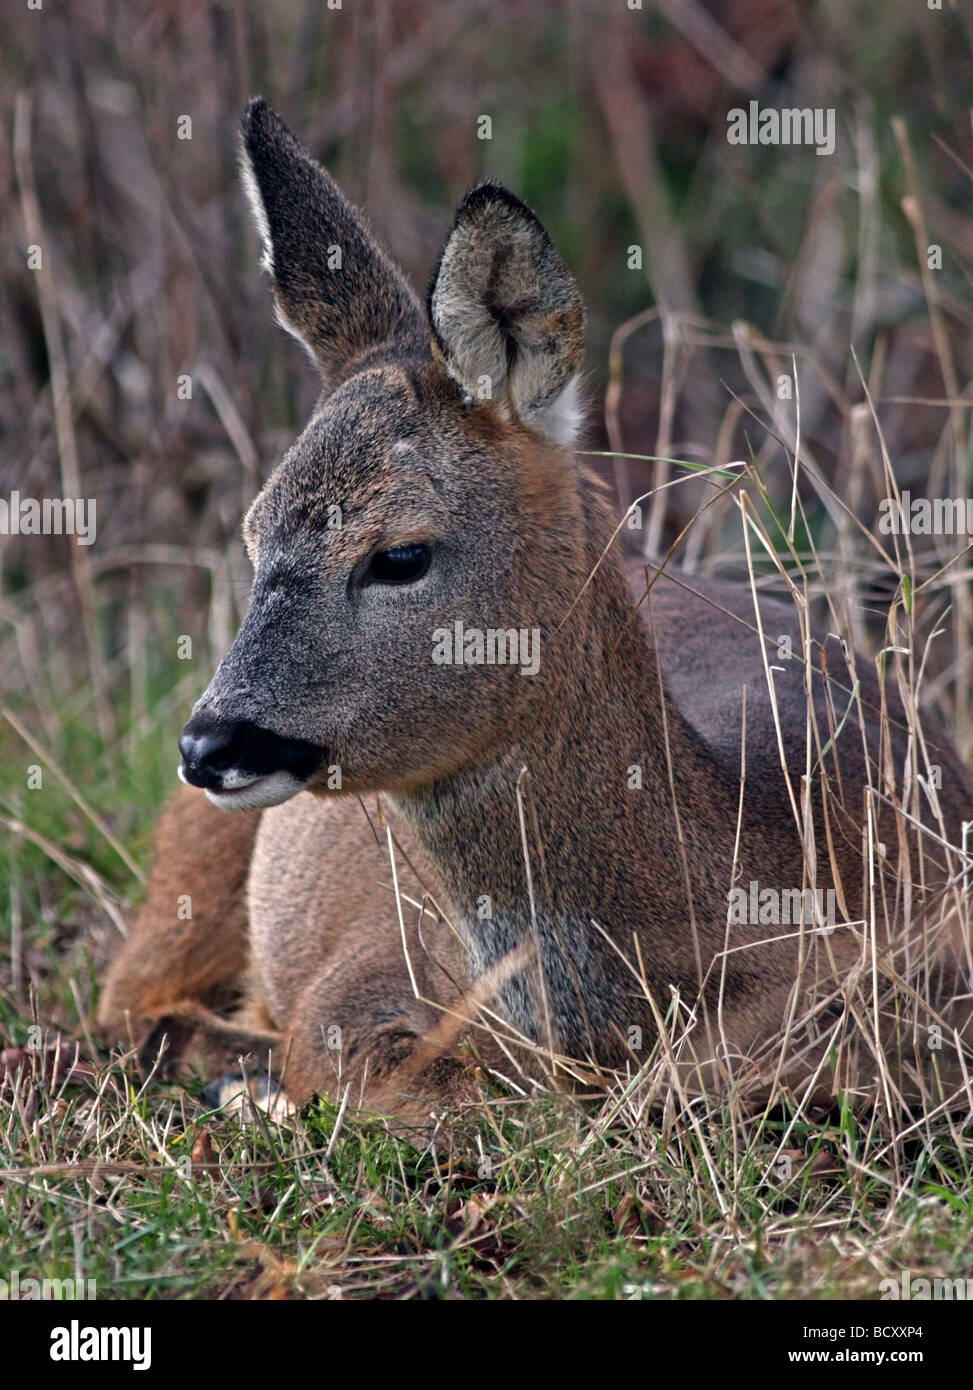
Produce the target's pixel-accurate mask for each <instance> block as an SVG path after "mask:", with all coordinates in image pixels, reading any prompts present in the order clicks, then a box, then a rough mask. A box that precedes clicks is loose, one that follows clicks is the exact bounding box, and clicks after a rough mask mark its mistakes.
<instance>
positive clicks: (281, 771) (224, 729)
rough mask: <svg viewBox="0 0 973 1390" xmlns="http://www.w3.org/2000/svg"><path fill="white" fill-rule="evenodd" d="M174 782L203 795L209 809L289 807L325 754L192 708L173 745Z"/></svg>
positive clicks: (243, 722)
mask: <svg viewBox="0 0 973 1390" xmlns="http://www.w3.org/2000/svg"><path fill="white" fill-rule="evenodd" d="M179 749H180V752H181V753H182V764H181V765H180V768H179V777H180V779H181V780H182V781H183V782H186V783H187V784H188V785H189V786H192V787H200V788H201V789H202V790H203V791H205V793H206V795H207V796H208V797H209V799H210V801H211V802H212V803H213V805H214V806H220V807H224V808H225V809H226V810H236V811H252V810H256V809H258V808H261V807H264V806H279V805H280V803H281V802H282V801H289V800H290V798H291V797H292V796H296V795H297V793H298V792H299V791H302V790H303V789H304V787H306V786H307V784H308V783H309V782H310V781H311V779H312V778H313V777H314V775H315V773H316V772H317V771H318V769H319V768H320V767H321V765H322V763H323V762H324V761H325V750H324V749H323V748H321V747H319V746H318V745H317V744H315V743H310V742H308V741H307V740H305V739H297V738H289V737H286V736H285V735H283V734H278V733H275V732H274V731H273V730H271V729H266V728H263V727H262V726H260V725H258V724H254V723H252V722H251V721H250V720H228V719H226V718H225V717H220V716H218V715H216V714H214V713H213V712H212V710H211V709H207V708H206V707H205V706H204V707H202V708H197V710H196V712H195V713H194V715H193V717H192V719H190V721H189V723H188V724H187V725H186V727H185V729H183V732H182V737H181V738H180V740H179Z"/></svg>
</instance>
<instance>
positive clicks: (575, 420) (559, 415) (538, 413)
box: [526, 376, 585, 445]
mask: <svg viewBox="0 0 973 1390" xmlns="http://www.w3.org/2000/svg"><path fill="white" fill-rule="evenodd" d="M584 417H585V409H584V405H583V403H582V400H581V378H580V376H573V377H572V378H571V380H570V381H569V382H568V384H567V386H565V388H564V390H563V391H562V392H561V394H560V395H559V396H555V398H554V400H553V401H549V402H548V403H547V405H543V406H541V408H540V410H535V411H533V412H532V413H531V414H530V415H529V416H528V417H527V421H526V423H527V424H529V425H530V426H532V428H534V429H536V430H540V431H541V433H542V434H546V435H547V437H548V439H553V441H554V443H555V444H568V445H570V444H574V443H575V442H576V440H577V438H578V436H579V435H580V433H581V429H582V426H583V425H584Z"/></svg>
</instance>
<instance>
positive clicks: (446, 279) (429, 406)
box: [180, 100, 585, 808]
mask: <svg viewBox="0 0 973 1390" xmlns="http://www.w3.org/2000/svg"><path fill="white" fill-rule="evenodd" d="M243 156H244V159H243V167H244V176H245V182H246V185H247V188H248V191H249V194H250V199H251V202H252V205H253V210H254V214H255V217H256V221H257V224H258V227H259V229H260V232H261V235H262V237H263V241H264V251H265V263H266V267H267V269H268V271H269V273H270V275H271V277H272V280H273V287H274V298H275V301H276V307H277V314H278V317H279V319H280V321H281V323H282V324H283V325H284V327H285V328H287V329H288V330H289V331H290V332H292V333H294V334H295V335H296V336H297V337H298V338H299V339H300V340H301V341H302V342H303V344H304V346H305V347H306V348H307V350H308V352H309V353H310V354H311V356H312V357H313V358H314V360H315V362H316V363H317V365H318V367H319V369H320V371H321V374H322V376H323V381H324V386H323V391H322V394H321V397H320V400H319V402H318V405H317V407H316V409H315V412H314V414H313V416H312V418H311V420H310V422H309V423H308V425H307V427H306V429H305V430H304V432H303V434H301V436H300V438H299V439H298V440H297V441H296V443H295V444H294V445H293V447H292V448H291V449H290V450H289V452H288V453H287V454H286V456H285V457H284V459H283V460H282V461H281V463H280V464H279V465H278V467H277V468H276V470H275V471H274V473H273V474H272V476H271V477H270V479H269V481H268V482H267V484H266V486H265V487H264V489H263V491H262V492H261V493H260V495H259V496H258V497H257V499H256V501H255V502H254V503H253V505H252V507H251V508H250V511H249V513H248V515H247V518H246V521H245V523H244V537H245V540H246V545H247V549H248V552H249V554H250V557H251V559H252V561H253V565H254V569H255V579H254V585H253V593H252V597H251V601H250V607H249V611H248V612H247V615H246V618H245V620H244V622H243V625H242V626H241V628H240V631H239V633H238V635H237V638H236V640H235V642H234V643H233V646H232V648H231V649H230V651H229V653H228V654H227V656H226V657H225V658H224V660H223V661H222V662H221V664H220V666H219V669H218V670H217V672H216V674H215V676H214V677H213V680H212V681H211V682H210V685H209V687H208V689H207V690H206V691H205V693H204V694H203V696H202V698H201V699H200V701H199V702H198V704H197V705H196V707H195V710H194V712H193V716H192V718H191V719H190V721H189V723H188V724H187V725H186V728H185V730H184V732H183V736H182V738H181V739H180V748H181V750H182V755H183V764H182V767H181V769H180V773H181V776H182V777H183V779H184V780H185V781H188V782H191V783H193V784H195V785H197V786H200V787H205V788H206V790H207V792H208V794H209V795H210V798H211V800H213V801H214V802H216V803H217V804H219V805H221V806H227V807H237V808H251V807H255V806H268V805H274V804H276V803H278V802H281V801H284V800H286V799H287V798H288V797H290V796H292V795H294V794H295V793H296V792H298V791H300V790H301V788H302V787H305V786H319V787H327V786H329V785H330V786H332V787H336V786H338V785H339V779H340V787H341V789H342V790H355V791H362V790H367V789H375V788H385V789H389V790H398V789H406V788H415V787H418V786H421V785H422V784H423V783H426V782H429V781H431V780H433V779H435V778H437V777H441V776H443V775H446V774H448V773H449V772H451V771H453V770H455V769H456V768H457V767H459V766H461V765H463V764H465V763H468V762H470V761H473V760H477V759H485V758H487V757H489V756H490V754H491V752H492V751H493V750H494V749H495V748H496V747H497V745H498V743H499V742H501V741H506V742H509V741H510V740H511V737H512V736H515V731H516V728H517V726H518V723H519V721H521V720H524V719H529V718H530V717H531V713H532V711H533V710H535V709H537V708H538V707H539V705H540V702H542V701H543V700H544V698H545V667H544V652H543V645H542V647H541V652H540V667H539V669H538V670H537V671H536V674H534V675H533V676H529V677H528V676H525V674H524V672H525V669H530V667H526V668H525V665H524V663H523V661H522V660H521V659H520V658H522V656H523V650H522V649H521V650H520V651H517V650H516V649H515V648H514V646H513V644H512V641H511V639H512V637H513V634H514V633H517V634H520V633H521V632H525V633H527V634H531V635H533V634H534V633H535V631H539V632H540V634H541V643H542V644H543V640H544V637H545V635H547V634H549V633H550V632H551V631H552V629H553V628H554V627H555V626H556V625H557V623H558V622H559V621H560V619H561V618H562V617H563V616H564V614H565V613H566V611H567V609H568V607H569V605H570V603H571V600H572V598H573V597H574V596H575V595H576V594H577V592H578V590H579V588H580V586H581V585H582V584H583V582H584V578H585V573H584V559H583V550H582V545H581V542H580V537H581V535H582V533H583V526H582V518H581V511H580V507H581V503H580V491H579V485H578V476H577V473H576V470H575V465H574V461H573V459H572V457H571V455H570V453H569V452H568V451H567V449H566V448H565V447H564V446H565V445H566V444H568V443H569V442H570V441H571V439H572V437H573V435H574V432H575V430H576V428H577V425H578V419H579V410H578V405H577V372H578V368H579V364H580V360H581V354H582V348H583V337H584V311H583V307H582V303H581V298H580V295H579V293H578V289H577V286H576V285H575V282H574V280H573V279H572V277H571V275H570V273H569V272H568V270H567V268H566V266H565V265H564V262H563V261H562V259H561V257H560V256H559V254H558V252H557V251H556V250H555V248H554V246H553V244H552V242H551V239H550V237H549V236H548V234H547V232H546V231H545V230H544V228H543V227H542V226H541V224H540V223H539V222H538V220H537V218H536V217H535V216H534V214H533V213H532V212H531V211H530V210H529V209H528V208H527V207H525V206H524V204H523V203H521V202H520V201H519V200H518V199H517V198H515V197H514V196H513V195H512V194H510V193H508V192H507V191H506V190H505V189H504V188H502V187H500V186H499V185H497V184H492V183H488V184H482V185H480V186H479V187H477V188H475V189H474V190H473V191H472V192H471V193H470V194H469V195H468V196H467V197H466V199H465V200H464V202H463V203H462V205H461V206H460V208H459V210H458V211H457V214H456V220H455V224H454V227H453V230H452V232H451V234H450V236H449V238H448V240H447V242H446V245H445V247H444V249H443V252H442V255H441V257H440V260H439V264H438V266H437V268H436V271H435V273H434V276H433V280H432V285H431V288H430V291H429V295H428V303H427V307H426V310H425V312H424V311H423V309H422V307H421V306H420V304H419V301H418V300H417V298H416V296H415V295H414V293H413V292H412V290H411V289H410V288H409V286H408V284H407V283H406V281H405V279H404V278H403V276H402V274H401V273H400V272H399V271H398V269H397V268H396V267H395V266H394V265H393V263H392V262H391V261H390V260H389V259H388V257H387V256H386V255H385V254H384V252H383V251H382V250H380V249H379V247H378V246H377V245H376V244H375V242H374V241H373V239H372V238H371V236H370V234H369V233H368V231H367V230H366V228H365V226H364V224H363V222H362V220H361V218H360V217H359V215H358V214H357V213H356V212H355V210H354V209H353V208H352V207H350V206H349V204H348V203H347V201H346V200H345V198H344V197H343V196H342V194H341V192H340V191H339V189H338V188H337V187H336V185H335V183H334V182H333V180H332V179H331V178H330V177H329V175H328V174H327V173H326V172H325V171H324V170H323V169H322V168H321V167H320V165H318V164H317V163H316V162H315V161H314V160H313V159H312V158H311V156H310V155H309V154H308V152H307V151H306V150H305V149H304V147H303V146H302V145H301V144H300V143H299V142H298V141H297V140H296V139H295V137H294V136H293V135H292V134H291V132H290V131H289V130H288V128H287V127H286V126H285V125H284V123H283V121H281V119H280V118H279V116H277V115H276V113H275V112H273V111H272V110H271V109H270V108H269V107H268V106H267V105H266V104H265V103H264V102H263V101H261V100H256V101H254V102H252V103H251V105H250V107H249V108H248V110H247V112H246V115H245V117H244V121H243ZM457 622H459V623H460V624H461V625H462V628H461V630H460V631H461V632H462V636H461V635H460V631H458V630H457V628H456V624H457ZM490 631H492V632H493V633H495V634H497V633H499V634H503V636H502V637H495V638H494V644H493V652H492V654H493V656H494V660H493V662H491V660H490V656H491V651H490V646H489V639H488V636H487V634H488V633H489V632H490ZM445 633H449V634H450V637H449V640H448V641H447V640H446V637H445V636H444V634H445ZM477 633H481V634H483V636H484V642H485V643H486V645H485V647H484V649H483V652H482V659H477V648H476V634H477ZM470 634H473V636H472V637H471V636H470ZM531 640H532V637H531V638H528V641H529V642H530V641H531ZM437 642H438V647H437ZM501 648H502V650H503V655H504V660H502V661H500V660H498V659H497V658H499V656H500V654H501ZM471 654H472V659H471ZM450 655H451V656H452V660H450V659H449V658H450ZM533 664H534V665H536V663H533ZM337 769H340V773H337V774H336V770H337Z"/></svg>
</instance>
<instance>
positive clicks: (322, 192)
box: [241, 97, 423, 382]
mask: <svg viewBox="0 0 973 1390" xmlns="http://www.w3.org/2000/svg"><path fill="white" fill-rule="evenodd" d="M242 134H243V150H242V160H241V167H242V171H243V181H244V184H245V186H246V190H247V194H248V196H249V198H250V203H251V206H252V208H253V214H254V218H255V220H256V223H257V227H258V229H259V231H260V235H261V237H262V238H263V243H264V264H265V266H266V268H267V270H268V271H269V272H270V275H271V277H272V279H273V282H274V300H275V303H276V307H277V316H278V318H279V319H280V322H281V324H282V325H283V326H284V327H285V328H286V329H288V331H289V332H291V333H293V334H294V335H295V336H296V337H298V338H299V339H300V340H301V341H302V342H303V343H304V345H305V346H306V347H307V348H308V350H309V351H310V353H311V355H312V356H313V357H314V359H315V360H316V361H317V363H318V364H319V365H320V367H321V370H322V371H323V373H324V376H325V380H326V381H331V382H333V381H335V380H336V379H340V377H341V376H342V375H344V374H345V373H346V371H347V370H348V368H349V367H350V366H351V364H352V363H353V362H354V361H355V359H356V358H359V357H361V356H362V355H363V354H364V353H365V352H367V351H368V350H369V349H370V348H374V347H377V346H378V345H379V344H382V343H386V342H389V343H392V342H395V341H396V340H400V339H415V338H416V337H417V336H418V337H420V338H421V337H422V336H423V324H422V315H421V312H420V309H419V304H418V301H417V300H416V297H415V295H414V294H413V292H412V290H411V289H410V288H409V285H408V284H407V282H406V280H405V278H404V276H403V275H402V273H401V272H400V271H399V270H398V269H397V267H396V266H395V265H393V263H392V262H391V260H390V259H389V258H388V257H387V256H386V255H385V253H384V252H383V251H382V250H381V249H380V248H379V247H378V246H377V245H376V243H375V242H374V241H373V240H372V237H371V236H370V234H369V232H368V230H367V228H366V227H365V224H364V222H363V220H362V218H361V216H360V214H359V213H358V212H357V211H356V209H355V208H353V207H352V206H351V204H350V203H349V202H348V201H347V200H346V198H345V197H344V195H343V194H342V193H341V190H340V189H339V188H338V186H337V184H336V183H335V182H334V180H333V179H332V178H331V176H330V175H329V174H328V173H326V172H325V170H324V169H322V167H321V165H320V164H318V162H317V161H316V160H315V159H313V158H312V156H311V155H310V154H309V153H308V151H307V150H306V149H305V148H304V146H303V145H302V144H301V142H300V141H299V140H298V139H297V138H296V136H294V135H293V134H292V132H291V131H290V130H289V129H288V127H287V126H286V125H285V124H284V122H283V121H282V120H281V118H280V117H279V116H278V115H277V112H276V111H273V110H272V109H271V108H270V107H269V106H268V105H267V103H266V102H265V101H264V100H263V99H262V98H261V97H256V98H255V99H254V100H253V101H251V102H250V104H249V106H248V107H247V109H246V111H245V113H244V116H243V124H242Z"/></svg>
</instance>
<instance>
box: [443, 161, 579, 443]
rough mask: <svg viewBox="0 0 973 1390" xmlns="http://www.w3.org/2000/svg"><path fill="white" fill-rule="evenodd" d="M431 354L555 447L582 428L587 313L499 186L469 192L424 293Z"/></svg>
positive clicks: (532, 220) (540, 236)
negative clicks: (579, 376) (580, 382)
mask: <svg viewBox="0 0 973 1390" xmlns="http://www.w3.org/2000/svg"><path fill="white" fill-rule="evenodd" d="M429 318H430V322H431V325H432V332H433V343H434V351H437V352H438V354H439V356H440V357H441V359H442V362H443V365H444V366H445V368H446V370H447V371H448V372H449V374H450V376H451V377H452V378H453V379H454V380H455V381H456V382H457V383H458V384H459V386H460V387H461V388H462V389H463V390H464V391H466V392H467V393H469V395H470V396H471V397H472V398H473V399H474V400H477V399H483V398H484V396H489V397H492V398H493V399H496V400H497V401H498V403H500V404H501V405H504V406H506V408H507V409H508V410H509V412H510V413H511V414H513V415H514V416H516V417H517V418H519V419H522V420H523V421H524V422H525V423H527V424H530V425H533V426H534V427H535V428H538V429H540V430H542V431H543V432H544V433H547V434H549V435H551V436H552V437H553V438H556V439H558V440H559V442H562V443H568V442H570V440H571V439H572V438H573V437H574V434H575V432H576V430H577V427H578V425H579V423H580V412H579V410H578V407H577V392H576V385H577V383H576V380H575V376H576V373H577V371H578V368H579V366H580V365H581V356H582V352H583V351H584V305H583V303H582V300H581V295H580V293H579V291H578V287H577V285H576V284H575V282H574V278H573V276H572V275H571V272H570V271H569V270H568V268H567V266H566V265H565V264H564V261H563V260H562V259H561V256H560V255H559V253H558V251H557V249H556V247H555V246H554V243H553V242H552V241H551V238H550V236H549V235H548V233H547V231H546V230H545V229H544V227H543V226H542V225H541V223H540V222H539V221H538V220H537V218H536V217H535V216H534V214H533V213H532V212H531V210H530V208H528V207H527V206H526V205H525V204H524V203H522V202H521V201H520V199H519V198H515V197H514V195H513V194H512V193H509V192H508V191H507V189H505V188H503V187H501V185H500V184H496V183H483V184H480V185H479V186H478V187H477V188H474V189H473V191H472V192H471V193H468V194H467V196H466V198H465V199H464V200H463V202H462V203H461V205H460V208H459V210H458V212H457V214H456V222H455V225H454V227H453V231H452V233H451V235H450V237H449V240H448V241H447V242H446V246H445V247H444V249H443V253H442V256H441V257H440V260H439V265H438V267H437V269H436V273H435V275H434V276H433V281H432V286H431V288H430V290H429Z"/></svg>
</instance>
